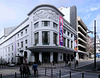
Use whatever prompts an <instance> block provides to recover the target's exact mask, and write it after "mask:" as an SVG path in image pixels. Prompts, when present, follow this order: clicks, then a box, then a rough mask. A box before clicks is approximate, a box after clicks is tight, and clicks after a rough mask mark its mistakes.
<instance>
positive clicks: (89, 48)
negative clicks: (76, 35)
mask: <svg viewBox="0 0 100 78" xmlns="http://www.w3.org/2000/svg"><path fill="white" fill-rule="evenodd" d="M86 49H87V54H88V57H89V58H91V55H93V53H94V46H93V44H92V38H91V37H90V36H89V35H87V46H86Z"/></svg>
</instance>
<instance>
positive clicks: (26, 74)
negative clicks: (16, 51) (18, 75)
mask: <svg viewBox="0 0 100 78" xmlns="http://www.w3.org/2000/svg"><path fill="white" fill-rule="evenodd" d="M29 73H30V69H29V66H28V65H25V77H26V78H27V77H29Z"/></svg>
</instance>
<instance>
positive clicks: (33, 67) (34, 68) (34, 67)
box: [32, 62, 37, 77]
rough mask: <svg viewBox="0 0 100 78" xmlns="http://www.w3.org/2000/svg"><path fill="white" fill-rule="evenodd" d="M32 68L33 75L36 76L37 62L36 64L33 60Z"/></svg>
mask: <svg viewBox="0 0 100 78" xmlns="http://www.w3.org/2000/svg"><path fill="white" fill-rule="evenodd" d="M32 69H33V71H34V76H35V77H36V74H37V64H36V62H34V64H33V66H32Z"/></svg>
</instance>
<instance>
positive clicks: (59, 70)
mask: <svg viewBox="0 0 100 78" xmlns="http://www.w3.org/2000/svg"><path fill="white" fill-rule="evenodd" d="M59 78H61V70H59Z"/></svg>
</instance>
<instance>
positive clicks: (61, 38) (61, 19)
mask: <svg viewBox="0 0 100 78" xmlns="http://www.w3.org/2000/svg"><path fill="white" fill-rule="evenodd" d="M59 45H61V46H63V18H62V17H61V16H59Z"/></svg>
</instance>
